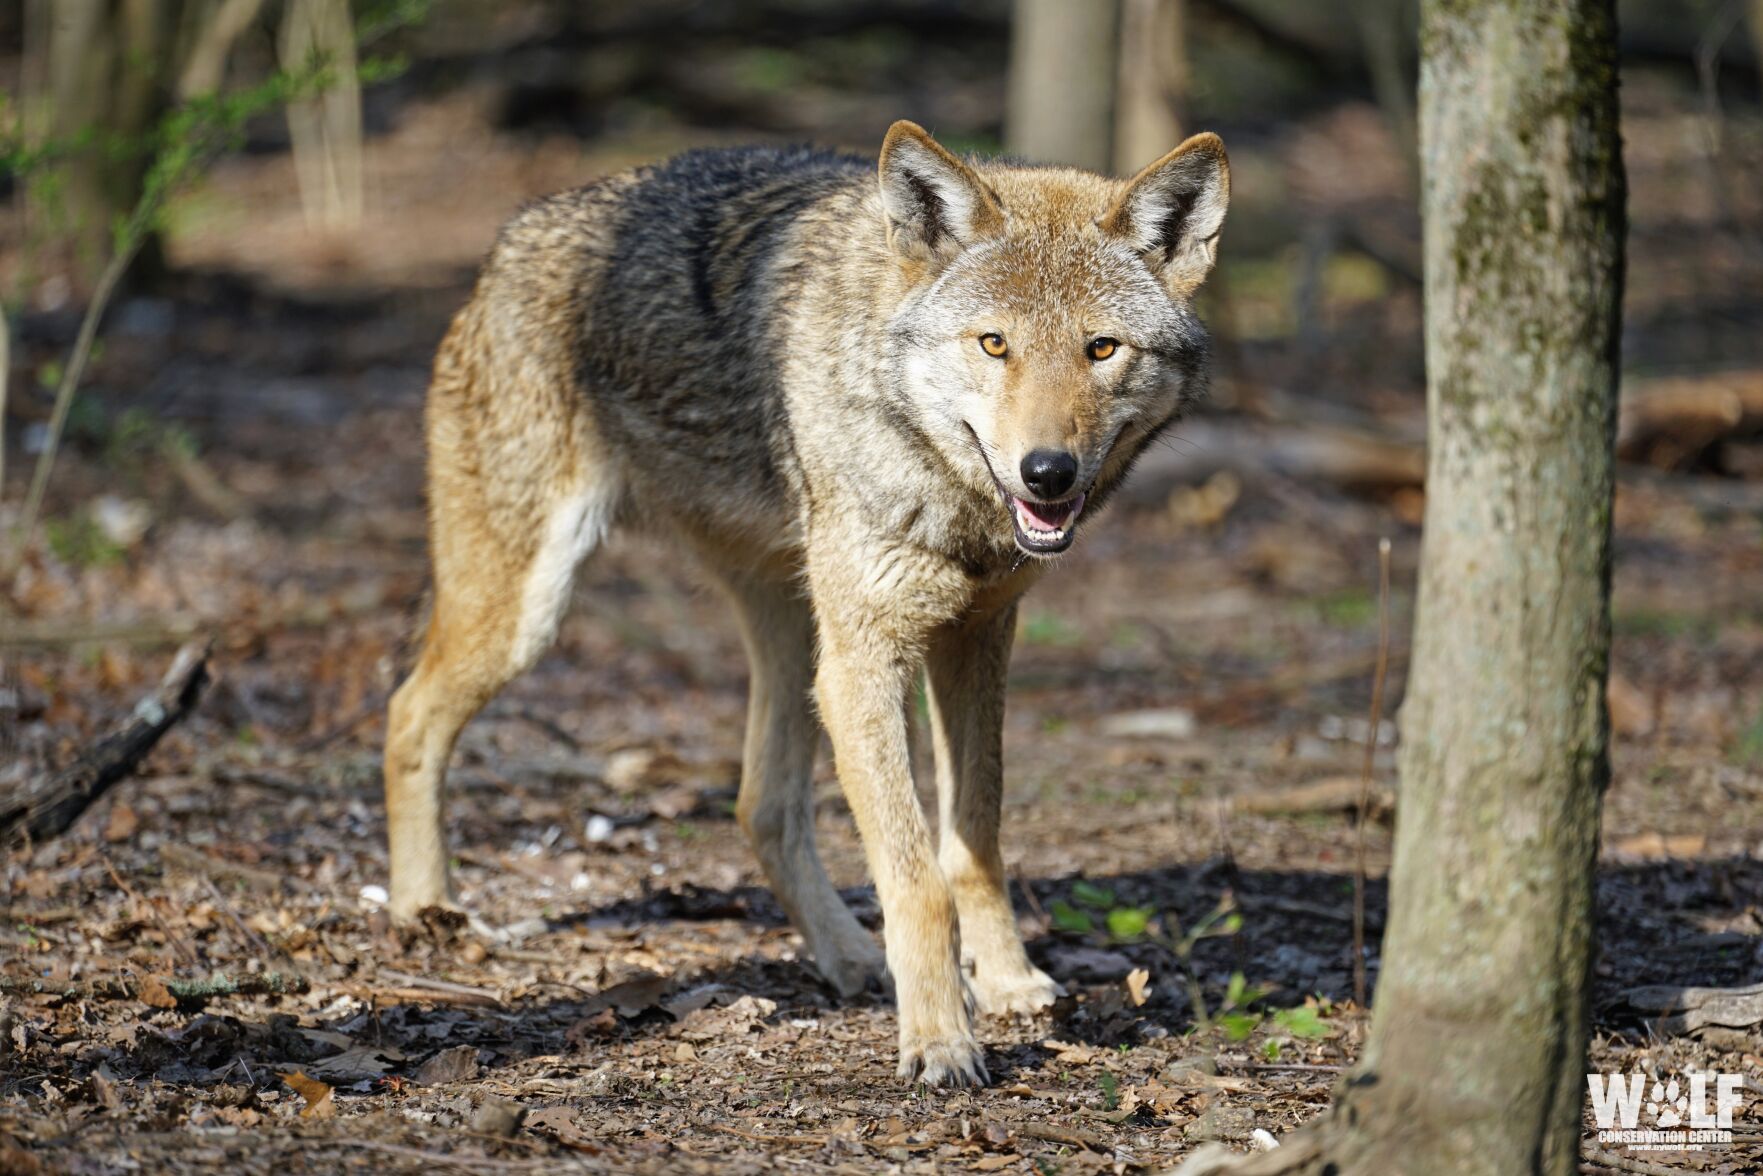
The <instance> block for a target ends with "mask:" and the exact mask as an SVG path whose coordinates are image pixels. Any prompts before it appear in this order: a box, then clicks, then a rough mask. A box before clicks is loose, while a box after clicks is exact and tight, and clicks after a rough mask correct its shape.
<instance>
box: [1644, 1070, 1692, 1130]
mask: <svg viewBox="0 0 1763 1176" xmlns="http://www.w3.org/2000/svg"><path fill="white" fill-rule="evenodd" d="M1689 1109H1690V1100H1689V1099H1688V1098H1686V1097H1685V1096H1684V1095H1683V1093H1682V1092H1681V1091H1680V1090H1679V1089H1678V1087H1677V1079H1675V1078H1673V1079H1672V1080H1671V1082H1670V1084H1669V1085H1667V1084H1666V1083H1664V1082H1662V1081H1659V1080H1658V1079H1655V1080H1654V1081H1653V1095H1652V1098H1651V1099H1649V1100H1648V1102H1647V1113H1648V1114H1650V1115H1652V1116H1653V1125H1654V1126H1655V1127H1656V1128H1657V1129H1658V1130H1660V1131H1669V1130H1671V1129H1672V1128H1673V1127H1676V1126H1678V1125H1679V1124H1681V1123H1682V1122H1683V1117H1684V1116H1685V1115H1686V1114H1688V1113H1689Z"/></svg>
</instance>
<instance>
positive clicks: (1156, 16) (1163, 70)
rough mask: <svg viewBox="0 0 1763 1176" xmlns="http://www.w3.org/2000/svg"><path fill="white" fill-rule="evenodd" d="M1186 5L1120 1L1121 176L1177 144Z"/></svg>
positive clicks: (1175, 0) (1184, 86)
mask: <svg viewBox="0 0 1763 1176" xmlns="http://www.w3.org/2000/svg"><path fill="white" fill-rule="evenodd" d="M1759 3H1763V0H1759ZM1186 4H1187V0H1122V3H1121V9H1120V82H1119V85H1118V87H1117V88H1116V90H1115V95H1114V170H1115V171H1116V172H1117V173H1118V174H1120V175H1123V176H1130V175H1132V174H1133V173H1134V172H1136V171H1138V170H1139V169H1140V168H1141V167H1144V166H1145V165H1146V164H1148V163H1151V162H1152V161H1153V160H1156V159H1158V158H1160V157H1161V156H1163V155H1164V154H1166V153H1167V152H1169V151H1171V150H1173V149H1174V148H1175V146H1176V144H1178V143H1180V142H1181V139H1182V135H1181V124H1182V107H1183V104H1184V103H1185V102H1186V100H1187V92H1188V49H1187V35H1186V34H1187V26H1186V20H1187V13H1186V11H1185V9H1186Z"/></svg>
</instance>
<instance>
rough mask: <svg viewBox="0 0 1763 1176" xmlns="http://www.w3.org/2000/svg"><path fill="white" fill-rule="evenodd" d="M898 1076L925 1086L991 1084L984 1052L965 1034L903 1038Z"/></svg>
mask: <svg viewBox="0 0 1763 1176" xmlns="http://www.w3.org/2000/svg"><path fill="white" fill-rule="evenodd" d="M899 1075H900V1077H901V1078H902V1079H904V1080H905V1081H907V1082H923V1083H924V1084H925V1085H926V1086H950V1087H960V1086H989V1085H990V1084H991V1081H992V1076H991V1075H990V1074H988V1073H986V1059H985V1053H984V1051H983V1050H981V1049H980V1047H979V1042H977V1041H975V1040H974V1039H973V1036H972V1034H966V1033H964V1034H962V1035H960V1036H958V1037H953V1038H950V1039H949V1040H946V1041H919V1042H916V1043H908V1042H904V1041H902V1042H901V1043H900V1069H899Z"/></svg>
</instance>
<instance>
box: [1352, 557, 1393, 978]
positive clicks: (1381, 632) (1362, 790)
mask: <svg viewBox="0 0 1763 1176" xmlns="http://www.w3.org/2000/svg"><path fill="white" fill-rule="evenodd" d="M1389 666H1390V541H1389V537H1388V536H1385V537H1384V538H1382V539H1379V540H1378V541H1377V672H1376V674H1375V675H1374V676H1373V677H1372V679H1371V719H1370V722H1369V723H1368V724H1367V726H1366V728H1365V761H1364V764H1363V766H1362V769H1361V771H1360V773H1359V818H1358V820H1357V821H1356V822H1355V828H1354V831H1353V834H1354V837H1353V1002H1354V1003H1355V1004H1357V1005H1358V1006H1359V1007H1360V1008H1364V1007H1365V826H1366V824H1367V823H1368V822H1369V821H1370V819H1371V771H1372V768H1373V767H1374V766H1375V764H1376V760H1377V730H1378V728H1379V727H1381V726H1382V725H1383V680H1384V675H1385V673H1387V672H1388V670H1389Z"/></svg>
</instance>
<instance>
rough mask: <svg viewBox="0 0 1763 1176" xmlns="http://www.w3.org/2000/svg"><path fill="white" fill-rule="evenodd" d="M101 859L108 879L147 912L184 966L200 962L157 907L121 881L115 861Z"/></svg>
mask: <svg viewBox="0 0 1763 1176" xmlns="http://www.w3.org/2000/svg"><path fill="white" fill-rule="evenodd" d="M103 861H104V869H105V870H106V871H107V872H108V873H109V874H110V880H111V881H112V882H113V883H115V884H116V888H117V889H118V890H120V891H122V892H123V893H124V894H126V895H128V899H129V902H131V903H133V904H134V906H135V908H136V909H137V910H145V911H146V912H147V916H148V918H150V919H152V920H153V925H154V926H156V927H158V928H159V933H160V934H161V935H163V936H165V941H166V942H167V943H169V944H171V946H172V947H173V948H175V949H176V950H177V953H178V954H179V955H180V956H182V957H183V958H184V964H185V966H187V967H191V968H194V967H195V966H196V965H197V964H199V963H201V961H200V960H199V959H197V957H196V949H195V948H193V947H191V946H190V945H189V944H187V943H185V942H184V937H183V936H182V935H179V934H178V933H177V932H176V931H173V930H172V929H171V927H170V925H169V924H167V923H166V921H165V920H164V919H162V918H161V917H160V915H159V908H158V907H156V906H154V905H153V904H152V903H150V902H142V901H141V896H140V895H138V894H136V893H135V892H134V890H133V889H132V888H131V887H130V886H129V884H128V883H127V882H124V881H123V879H122V875H121V874H119V873H117V872H116V863H115V862H113V861H111V860H110V859H109V858H104V859H103Z"/></svg>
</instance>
